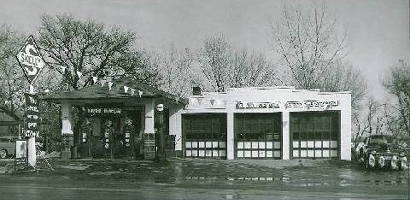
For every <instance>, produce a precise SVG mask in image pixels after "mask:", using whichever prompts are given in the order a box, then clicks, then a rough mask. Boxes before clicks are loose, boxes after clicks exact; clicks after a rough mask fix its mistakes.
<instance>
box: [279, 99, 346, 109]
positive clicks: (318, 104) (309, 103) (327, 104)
mask: <svg viewBox="0 0 410 200" xmlns="http://www.w3.org/2000/svg"><path fill="white" fill-rule="evenodd" d="M338 105H339V101H335V100H329V101H317V100H306V101H287V102H286V104H285V108H286V109H288V108H305V109H310V108H319V109H329V108H332V107H336V106H338Z"/></svg>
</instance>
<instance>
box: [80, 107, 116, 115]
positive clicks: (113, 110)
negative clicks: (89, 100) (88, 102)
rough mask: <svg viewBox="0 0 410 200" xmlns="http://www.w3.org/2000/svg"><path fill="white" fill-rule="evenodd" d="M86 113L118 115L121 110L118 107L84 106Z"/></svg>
mask: <svg viewBox="0 0 410 200" xmlns="http://www.w3.org/2000/svg"><path fill="white" fill-rule="evenodd" d="M83 110H84V111H85V112H86V113H87V114H88V115H90V116H95V115H120V114H121V113H122V110H121V109H120V108H84V109H83Z"/></svg>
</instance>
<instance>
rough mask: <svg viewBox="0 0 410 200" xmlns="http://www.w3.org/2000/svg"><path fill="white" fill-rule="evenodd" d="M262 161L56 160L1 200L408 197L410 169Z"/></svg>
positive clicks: (2, 187) (6, 189)
mask: <svg viewBox="0 0 410 200" xmlns="http://www.w3.org/2000/svg"><path fill="white" fill-rule="evenodd" d="M258 162H262V161H255V162H251V163H246V164H244V163H241V162H234V161H218V160H211V161H209V160H180V159H176V160H172V161H171V162H169V163H167V164H165V165H164V164H160V163H153V162H146V161H141V162H127V161H104V160H99V161H94V160H93V161H74V162H70V163H65V162H61V161H55V162H53V164H52V165H53V166H54V168H56V170H55V171H53V172H51V171H46V170H45V171H39V172H36V173H32V172H25V173H19V174H15V175H0V200H8V199H25V200H26V199H35V200H37V199H38V200H43V199H87V200H93V199H98V200H104V199H196V200H200V199H204V200H209V199H407V192H408V187H407V171H404V172H403V171H393V172H392V171H370V172H367V171H364V170H363V169H361V168H360V167H359V166H357V165H355V164H351V163H346V162H340V161H316V162H313V165H311V166H293V167H286V168H276V167H275V164H274V162H272V166H267V165H266V161H264V163H265V165H260V163H258ZM275 162H278V161H275ZM279 162H280V161H279ZM268 164H269V163H268Z"/></svg>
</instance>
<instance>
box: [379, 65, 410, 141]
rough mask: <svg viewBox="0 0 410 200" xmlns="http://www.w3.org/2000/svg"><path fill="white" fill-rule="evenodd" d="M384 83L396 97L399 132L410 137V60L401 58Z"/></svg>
mask: <svg viewBox="0 0 410 200" xmlns="http://www.w3.org/2000/svg"><path fill="white" fill-rule="evenodd" d="M383 84H384V86H385V87H386V88H387V90H388V91H389V93H391V94H392V95H393V96H394V98H395V103H394V104H395V109H396V113H397V114H398V117H397V120H398V122H399V124H400V128H399V130H397V132H402V133H404V134H407V135H408V136H409V137H410V66H409V64H408V62H405V61H404V60H400V61H399V63H397V64H396V65H395V66H392V67H391V68H390V71H389V73H388V75H387V77H386V78H385V80H384V83H383Z"/></svg>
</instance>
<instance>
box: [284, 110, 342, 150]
mask: <svg viewBox="0 0 410 200" xmlns="http://www.w3.org/2000/svg"><path fill="white" fill-rule="evenodd" d="M290 130H291V140H292V142H291V147H292V148H291V149H292V157H293V158H338V157H339V153H340V151H339V149H340V148H339V143H340V112H333V111H328V112H305V113H291V114H290Z"/></svg>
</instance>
